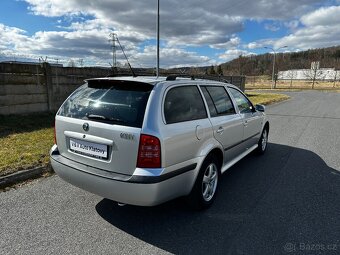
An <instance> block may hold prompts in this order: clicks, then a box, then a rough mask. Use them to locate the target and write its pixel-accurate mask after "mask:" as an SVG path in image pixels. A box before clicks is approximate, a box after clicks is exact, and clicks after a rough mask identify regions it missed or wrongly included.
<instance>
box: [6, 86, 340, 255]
mask: <svg viewBox="0 0 340 255" xmlns="http://www.w3.org/2000/svg"><path fill="white" fill-rule="evenodd" d="M287 94H289V95H290V96H291V97H292V98H291V99H290V100H288V101H286V102H284V103H280V104H277V105H273V106H270V107H267V113H268V115H269V118H270V120H271V132H270V144H269V148H268V151H267V154H265V155H264V156H262V157H258V156H255V155H249V156H248V157H247V158H246V159H245V160H243V161H242V162H239V163H238V164H236V165H235V166H234V167H233V168H232V169H230V170H229V171H228V172H227V173H226V174H225V175H224V176H223V178H222V181H221V183H220V185H221V186H220V190H219V194H218V197H217V200H216V201H215V203H214V205H213V207H212V208H210V209H209V210H208V211H205V212H191V211H190V210H188V209H187V208H186V207H185V205H184V204H183V202H182V201H181V200H177V201H173V202H169V203H167V204H164V205H162V206H158V207H154V208H141V207H133V206H125V207H118V206H117V205H116V204H115V203H113V202H111V201H109V200H106V199H102V198H100V197H98V196H96V195H92V194H89V193H87V192H85V191H82V190H80V189H78V188H75V187H73V186H71V185H69V184H67V183H65V182H63V181H62V180H61V179H59V177H57V176H53V177H50V178H47V179H42V180H39V181H35V182H33V183H31V184H29V185H26V186H24V187H21V188H19V189H17V190H11V191H9V192H6V193H0V229H1V238H0V253H1V254H51V253H52V254H165V253H175V254H261V255H263V254H340V156H339V155H340V94H339V93H338V94H337V93H325V92H312V91H307V92H292V93H287Z"/></svg>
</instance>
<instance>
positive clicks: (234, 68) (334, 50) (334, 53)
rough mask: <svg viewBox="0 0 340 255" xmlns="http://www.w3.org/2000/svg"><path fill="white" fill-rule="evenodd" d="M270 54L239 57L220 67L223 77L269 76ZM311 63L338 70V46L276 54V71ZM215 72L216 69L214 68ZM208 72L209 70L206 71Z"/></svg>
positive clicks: (339, 65) (339, 61)
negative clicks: (317, 62) (315, 62)
mask: <svg viewBox="0 0 340 255" xmlns="http://www.w3.org/2000/svg"><path fill="white" fill-rule="evenodd" d="M272 61H273V55H272V54H268V53H267V54H262V55H253V56H248V57H246V56H240V57H239V58H237V59H234V60H232V61H230V62H227V63H224V64H222V65H221V68H222V71H223V74H224V75H240V74H241V75H250V76H253V75H254V76H257V75H270V74H271V72H272V64H273V62H272ZM312 61H320V68H326V67H327V68H335V69H340V46H336V47H330V48H321V49H312V50H307V51H300V52H291V53H277V54H276V70H277V69H278V70H280V71H283V70H289V69H302V68H310V66H311V62H312ZM215 70H217V67H215ZM208 71H209V69H208Z"/></svg>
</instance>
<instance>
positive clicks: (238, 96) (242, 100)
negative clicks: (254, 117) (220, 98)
mask: <svg viewBox="0 0 340 255" xmlns="http://www.w3.org/2000/svg"><path fill="white" fill-rule="evenodd" d="M229 91H230V93H231V94H232V96H233V97H234V99H235V101H236V104H237V106H238V109H239V110H240V112H241V113H247V112H252V107H253V106H252V104H251V103H250V101H249V100H248V98H246V97H245V96H244V95H243V94H242V93H241V92H240V91H238V90H237V89H234V88H229Z"/></svg>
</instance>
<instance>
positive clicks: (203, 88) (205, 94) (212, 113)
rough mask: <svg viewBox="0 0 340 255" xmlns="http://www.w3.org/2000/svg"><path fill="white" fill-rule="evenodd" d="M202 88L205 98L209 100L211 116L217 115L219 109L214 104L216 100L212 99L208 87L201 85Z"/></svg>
mask: <svg viewBox="0 0 340 255" xmlns="http://www.w3.org/2000/svg"><path fill="white" fill-rule="evenodd" d="M201 90H202V92H203V95H204V98H205V100H206V101H207V104H208V107H209V112H210V116H211V117H215V116H217V111H216V107H215V105H214V102H213V101H212V99H211V97H210V94H209V92H208V90H207V88H206V87H201Z"/></svg>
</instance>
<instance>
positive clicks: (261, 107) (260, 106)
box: [255, 104, 266, 112]
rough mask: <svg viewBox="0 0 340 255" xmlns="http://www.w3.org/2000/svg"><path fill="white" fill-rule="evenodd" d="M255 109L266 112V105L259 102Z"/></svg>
mask: <svg viewBox="0 0 340 255" xmlns="http://www.w3.org/2000/svg"><path fill="white" fill-rule="evenodd" d="M255 109H256V111H259V112H264V111H265V109H266V107H265V106H264V105H262V104H257V105H255Z"/></svg>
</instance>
